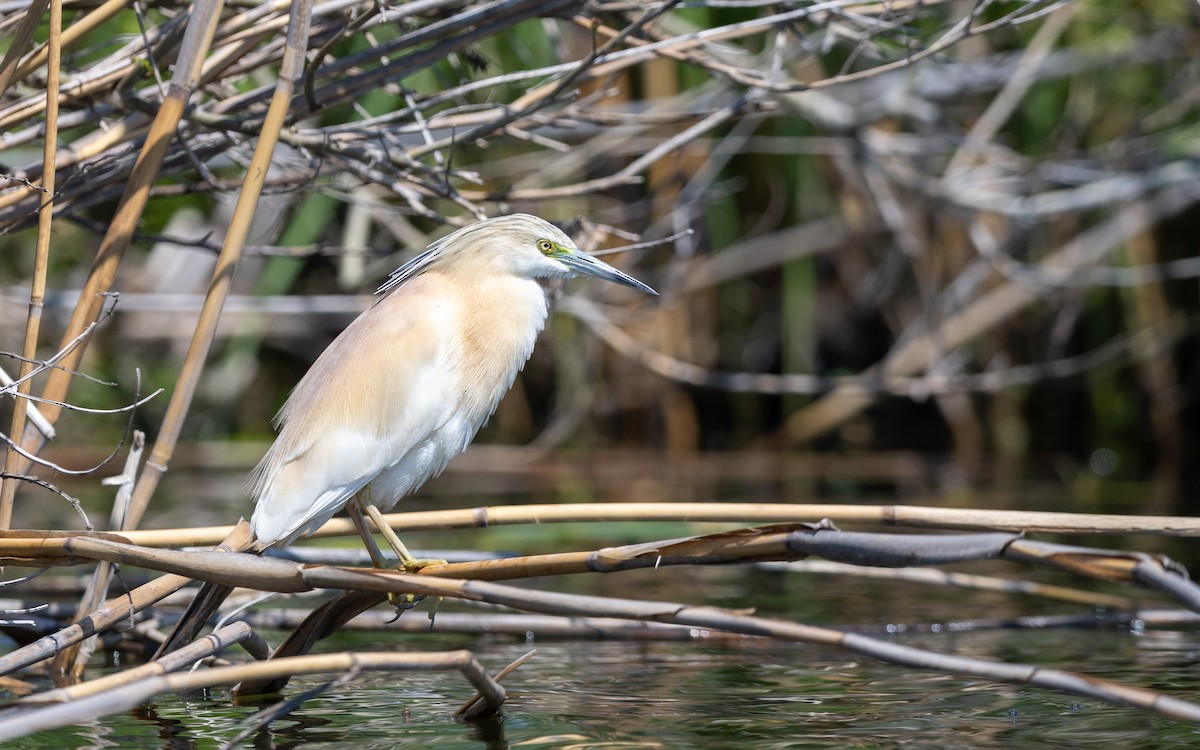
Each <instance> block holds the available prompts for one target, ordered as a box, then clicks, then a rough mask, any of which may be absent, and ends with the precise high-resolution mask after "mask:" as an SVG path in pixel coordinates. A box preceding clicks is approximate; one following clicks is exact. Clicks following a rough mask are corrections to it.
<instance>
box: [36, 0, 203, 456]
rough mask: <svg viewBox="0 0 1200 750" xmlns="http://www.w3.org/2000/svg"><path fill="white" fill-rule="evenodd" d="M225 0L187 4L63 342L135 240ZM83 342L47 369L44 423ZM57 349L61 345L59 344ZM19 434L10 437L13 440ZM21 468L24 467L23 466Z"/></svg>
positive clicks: (96, 304)
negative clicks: (166, 75)
mask: <svg viewBox="0 0 1200 750" xmlns="http://www.w3.org/2000/svg"><path fill="white" fill-rule="evenodd" d="M223 5H224V0H197V2H195V3H193V5H192V8H191V13H192V17H191V18H190V19H189V23H188V27H187V31H186V32H185V34H184V38H183V42H182V44H181V47H180V53H179V59H178V60H177V62H176V65H175V75H174V76H173V77H172V79H171V83H170V85H169V86H168V88H167V95H166V97H165V98H164V99H163V102H162V106H161V107H160V108H159V111H158V114H157V115H155V118H154V122H153V123H152V124H151V126H150V132H149V134H148V135H147V136H146V143H145V145H144V146H143V147H142V150H141V152H140V153H139V154H138V158H137V161H136V162H135V164H134V166H133V171H132V172H131V173H130V176H129V180H128V182H127V183H126V186H125V190H124V192H123V193H122V195H121V201H120V203H119V204H118V205H117V210H116V213H115V214H114V215H113V218H112V221H111V222H110V224H109V229H108V231H107V232H106V233H105V235H104V238H103V239H102V240H101V241H100V247H99V249H98V250H97V251H96V258H95V260H94V261H93V264H92V269H91V272H90V273H89V274H88V277H87V280H86V281H85V282H84V284H83V289H82V290H81V292H80V295H79V301H78V302H77V303H76V305H75V308H74V309H73V310H72V311H71V318H70V321H69V322H68V323H67V329H66V332H65V333H64V334H63V339H62V340H63V346H66V345H67V344H68V343H70V342H72V341H74V340H75V338H77V337H78V336H79V335H80V334H81V333H82V332H83V331H84V330H85V329H86V328H87V327H88V325H89V324H90V323H91V322H92V321H94V320H95V319H96V317H97V315H98V314H99V312H100V309H101V306H102V305H103V302H104V297H103V295H104V294H105V293H106V292H108V291H109V289H110V288H111V287H112V283H113V280H114V279H115V278H116V273H117V266H118V265H119V264H120V262H121V258H122V257H123V255H124V253H125V250H126V248H128V247H129V243H130V241H131V240H132V238H133V234H134V232H135V231H136V229H137V224H138V221H139V220H140V219H141V216H142V211H143V210H144V209H145V207H146V201H147V200H148V199H149V196H150V187H151V185H152V184H153V183H154V179H155V177H156V176H157V175H158V170H159V167H160V166H161V165H162V162H163V159H164V157H165V156H166V153H167V148H168V147H169V146H170V144H171V139H172V138H174V136H175V128H176V127H177V126H178V125H179V121H180V119H181V118H182V116H183V112H184V109H185V108H186V107H187V102H188V99H189V98H190V97H191V94H192V91H193V90H194V89H195V87H196V83H197V81H198V77H199V73H200V67H201V65H202V64H203V61H204V55H205V53H206V52H207V50H208V47H209V44H210V43H211V42H212V34H213V30H214V29H215V28H216V24H217V21H218V19H219V17H220V14H221V8H222V6H223ZM86 346H87V342H86V341H83V342H80V344H79V345H78V346H76V347H75V349H74V350H73V351H72V352H71V354H69V355H68V356H67V357H65V358H64V359H63V361H62V362H61V363H60V364H61V365H62V366H61V367H60V368H56V369H53V370H51V371H50V374H49V376H48V378H47V381H46V385H45V387H44V388H43V390H42V398H44V399H46V400H47V401H49V402H55V403H49V404H47V408H46V409H45V416H46V419H47V420H48V421H50V422H51V423H54V422H55V421H56V420H57V419H58V417H59V415H60V414H61V412H62V407H60V406H57V405H56V404H57V403H62V402H64V401H65V400H66V396H67V389H68V388H69V387H70V383H71V377H72V371H73V369H74V368H75V367H76V366H77V365H78V363H79V361H80V359H81V358H82V357H83V353H84V350H85V349H86ZM60 348H61V347H60ZM17 437H18V436H16V435H14V436H13V439H14V440H16V439H17ZM21 442H22V446H23V447H24V448H25V449H26V450H27V451H29V452H30V453H36V452H37V451H38V448H39V446H40V445H41V440H40V438H39V436H38V435H37V434H31V433H29V432H26V434H25V435H24V437H23V439H22V440H21ZM22 470H23V471H24V469H22Z"/></svg>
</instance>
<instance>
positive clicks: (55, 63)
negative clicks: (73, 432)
mask: <svg viewBox="0 0 1200 750" xmlns="http://www.w3.org/2000/svg"><path fill="white" fill-rule="evenodd" d="M33 10H34V7H33V6H30V9H29V12H30V14H32V12H33ZM61 42H62V0H50V19H49V38H48V39H47V41H46V135H45V142H44V143H43V147H42V164H43V165H44V167H43V174H42V189H43V190H45V200H44V201H43V202H42V206H41V209H40V210H39V211H38V233H37V246H36V250H35V255H34V261H33V285H32V289H30V292H29V312H28V313H27V314H26V317H25V345H24V347H23V349H22V352H21V354H22V361H21V370H20V375H19V376H18V377H17V380H18V381H19V383H20V384H19V385H18V386H17V392H16V393H15V394H14V395H13V402H14V406H13V412H12V423H11V427H10V428H9V431H8V434H9V435H10V436H12V439H13V440H18V439H19V437H20V436H21V435H22V434H24V431H25V413H26V410H25V399H24V398H23V396H24V394H27V393H29V392H30V391H31V390H32V388H33V386H32V384H31V383H30V382H29V380H28V379H27V378H28V376H29V374H30V373H31V372H33V368H34V365H35V363H36V362H37V345H38V333H39V332H40V331H41V326H42V307H43V305H44V304H45V300H46V268H47V267H48V264H49V258H50V230H51V229H52V227H53V225H54V178H55V169H54V164H55V162H56V161H57V154H58V86H59V62H60V52H61V49H62V47H61ZM14 46H15V45H14ZM10 51H11V50H10ZM0 78H2V74H0ZM6 84H7V81H5V80H0V92H3V91H4V88H5V85H6ZM35 434H37V435H39V436H41V435H42V434H43V433H42V432H40V431H39V432H36V433H35ZM24 463H25V459H24V457H23V456H21V454H20V453H18V452H17V450H16V448H15V447H11V446H10V447H9V449H8V451H7V452H6V454H5V457H4V471H5V474H6V475H7V476H6V477H5V478H4V479H3V480H0V529H7V528H8V527H9V525H10V524H11V523H12V513H13V500H14V498H15V497H16V494H17V483H18V482H19V481H20V480H18V479H17V478H16V477H15V476H13V475H14V474H17V473H20V472H22V471H24V467H23V464H24Z"/></svg>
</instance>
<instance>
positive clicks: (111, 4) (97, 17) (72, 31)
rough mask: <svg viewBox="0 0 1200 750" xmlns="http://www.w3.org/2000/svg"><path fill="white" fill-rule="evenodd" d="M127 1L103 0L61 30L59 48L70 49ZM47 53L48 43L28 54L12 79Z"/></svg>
mask: <svg viewBox="0 0 1200 750" xmlns="http://www.w3.org/2000/svg"><path fill="white" fill-rule="evenodd" d="M129 2H130V0H105V2H103V3H101V4H100V5H99V6H98V7H97V8H96V9H95V10H93V11H91V12H90V13H88V14H87V15H85V16H84V17H83V18H80V19H79V20H78V21H76V22H75V23H73V24H71V25H70V26H69V27H67V28H66V29H64V30H63V32H62V40H61V41H60V43H59V45H60V49H70V48H71V47H73V46H75V44H76V43H77V42H78V41H80V40H81V39H83V37H84V36H86V35H87V34H89V33H91V32H93V31H95V30H96V29H97V28H99V27H100V25H101V24H103V23H104V22H105V21H108V20H111V19H112V18H113V17H114V16H116V15H117V13H119V12H120V11H121V10H123V9H124V8H125V7H127V6H128V5H129ZM49 54H50V52H49V45H47V46H45V47H42V48H41V49H39V50H37V51H35V52H34V53H33V54H32V55H29V57H28V58H27V59H26V60H25V62H24V63H22V64H21V65H20V66H18V67H17V69H16V74H15V75H14V76H13V80H14V81H20V80H22V79H23V78H25V76H27V75H29V74H30V73H32V72H33V71H34V70H36V69H37V67H38V66H39V65H41V64H42V63H44V62H45V61H46V59H47V55H49ZM4 88H5V87H4V86H0V93H2V92H3V91H4Z"/></svg>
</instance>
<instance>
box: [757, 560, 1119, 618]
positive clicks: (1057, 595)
mask: <svg viewBox="0 0 1200 750" xmlns="http://www.w3.org/2000/svg"><path fill="white" fill-rule="evenodd" d="M764 566H765V567H766V568H767V569H769V570H778V571H786V572H789V573H814V574H820V575H836V576H860V577H863V578H882V579H886V580H889V581H911V582H914V583H927V584H933V585H938V586H956V587H959V588H967V589H976V590H979V591H996V592H1000V593H1004V594H1022V595H1026V596H1040V597H1043V598H1046V599H1056V600H1058V601H1063V602H1072V603H1074V604H1087V605H1091V606H1095V607H1108V608H1111V609H1114V610H1117V611H1127V610H1131V609H1133V608H1134V607H1135V606H1136V605H1137V601H1136V600H1134V599H1131V598H1130V597H1127V596H1116V595H1114V594H1102V593H1099V592H1097V591H1084V590H1082V589H1075V588H1070V587H1067V586H1055V585H1053V584H1048V583H1038V582H1037V581H1021V580H1013V579H1010V578H1000V577H998V576H985V575H976V574H972V573H956V572H953V571H949V570H939V569H937V568H872V567H865V566H862V565H851V564H849V563H840V562H829V561H828V560H800V561H796V562H786V563H764Z"/></svg>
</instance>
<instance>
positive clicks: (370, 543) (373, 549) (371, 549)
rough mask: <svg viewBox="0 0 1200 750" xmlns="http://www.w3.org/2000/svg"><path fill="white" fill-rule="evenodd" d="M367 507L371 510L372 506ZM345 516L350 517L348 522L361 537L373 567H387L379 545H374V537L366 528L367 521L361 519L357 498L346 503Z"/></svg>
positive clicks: (360, 509)
mask: <svg viewBox="0 0 1200 750" xmlns="http://www.w3.org/2000/svg"><path fill="white" fill-rule="evenodd" d="M367 507H369V508H373V507H374V506H367ZM346 515H348V516H350V521H351V522H352V523H353V524H354V528H355V529H356V530H357V531H358V535H359V536H360V537H362V541H363V546H365V547H366V548H367V554H368V555H370V556H371V562H372V563H373V564H374V565H375V567H377V568H386V567H389V566H388V561H387V560H385V559H384V557H383V552H381V551H380V550H379V545H377V544H375V537H373V536H371V529H370V528H368V527H367V519H366V518H363V512H362V506H361V505H360V504H359V502H358V497H354V498H352V499H351V500H350V502H348V503H346Z"/></svg>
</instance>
